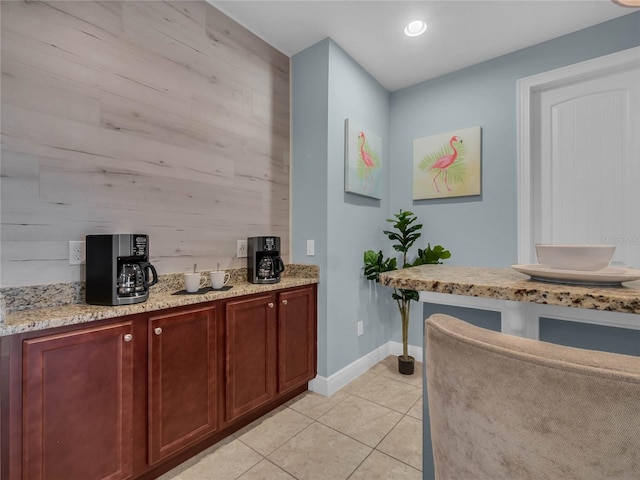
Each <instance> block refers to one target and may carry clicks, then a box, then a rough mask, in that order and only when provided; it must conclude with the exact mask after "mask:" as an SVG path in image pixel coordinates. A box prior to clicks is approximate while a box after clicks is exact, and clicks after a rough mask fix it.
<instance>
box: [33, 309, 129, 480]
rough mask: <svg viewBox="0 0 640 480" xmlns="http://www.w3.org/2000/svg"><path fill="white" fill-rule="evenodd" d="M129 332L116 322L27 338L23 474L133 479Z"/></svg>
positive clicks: (65, 479)
mask: <svg viewBox="0 0 640 480" xmlns="http://www.w3.org/2000/svg"><path fill="white" fill-rule="evenodd" d="M131 332H132V326H131V322H120V323H115V324H110V325H107V326H102V327H93V328H86V329H82V330H76V331H73V332H67V333H60V334H54V335H47V336H44V337H40V338H36V339H29V340H25V341H24V343H23V353H22V362H23V392H22V401H23V453H22V459H23V464H22V468H23V471H22V478H28V479H44V480H57V479H61V480H69V479H91V480H94V479H109V480H116V479H126V478H130V476H131V471H132V441H131V439H132V415H133V411H132V409H133V362H132V350H133V349H132V343H133V341H135V340H134V339H132V337H131V335H132V333H131Z"/></svg>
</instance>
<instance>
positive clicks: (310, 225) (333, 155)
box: [292, 39, 396, 377]
mask: <svg viewBox="0 0 640 480" xmlns="http://www.w3.org/2000/svg"><path fill="white" fill-rule="evenodd" d="M318 63H319V64H318ZM292 78H293V81H292V85H293V92H292V125H293V132H292V142H293V143H292V152H293V158H292V185H293V191H292V215H293V218H292V243H293V250H292V259H293V261H294V262H300V263H318V264H319V265H320V272H321V277H320V284H319V291H318V303H319V308H318V333H319V337H320V339H319V341H318V374H319V375H321V376H325V377H328V376H330V375H331V374H333V373H336V372H337V371H339V370H340V369H342V368H344V367H345V366H347V365H349V364H350V363H352V362H354V361H355V360H358V359H359V358H360V357H362V356H364V355H366V354H367V353H369V352H371V351H373V350H375V349H376V348H377V347H379V346H380V345H384V344H385V343H386V342H388V341H389V338H390V336H391V332H392V331H393V330H394V329H395V327H396V322H395V320H396V319H394V318H392V316H391V315H390V308H391V305H390V302H389V301H388V300H389V295H388V292H385V291H384V290H385V289H382V291H381V287H378V286H375V285H371V283H370V282H368V281H366V280H365V279H364V277H363V276H362V270H361V269H362V257H363V252H364V250H367V249H375V250H379V249H383V248H386V245H385V243H384V242H383V240H384V237H383V236H382V233H381V227H382V226H384V223H385V222H384V219H385V218H386V216H387V214H388V211H389V197H390V194H389V174H388V168H389V166H388V161H387V159H388V158H389V154H388V152H389V97H390V95H389V92H387V91H386V90H385V89H384V88H383V87H382V86H380V84H379V83H378V82H377V81H376V80H374V79H373V77H371V75H370V74H368V73H367V72H366V71H365V70H364V69H363V68H362V67H361V66H360V65H358V64H357V63H356V62H355V61H354V60H353V59H352V58H351V57H349V56H348V55H347V54H346V53H345V52H344V51H343V50H342V49H341V48H340V46H338V45H337V44H336V43H335V42H333V41H332V40H330V39H326V40H323V41H322V42H320V43H318V44H316V45H314V46H312V47H310V48H308V49H307V50H305V51H303V52H301V53H299V54H297V55H295V56H294V57H293V58H292ZM347 118H348V119H350V120H351V121H352V122H354V123H356V124H358V125H363V126H366V128H368V129H370V130H371V131H372V132H375V133H377V134H378V135H379V136H380V137H382V141H383V152H382V159H383V172H382V174H383V178H385V182H384V184H383V189H382V197H383V200H375V199H371V198H367V197H362V196H358V195H354V194H350V193H345V191H344V169H345V167H344V141H345V138H344V130H345V119H347ZM307 239H315V240H316V252H315V253H316V255H315V257H308V256H307V255H306V240H307ZM378 292H380V293H381V294H380V295H378ZM358 320H362V321H363V322H364V335H362V336H360V337H358V335H357V322H358Z"/></svg>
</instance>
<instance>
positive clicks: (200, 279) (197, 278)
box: [184, 273, 207, 293]
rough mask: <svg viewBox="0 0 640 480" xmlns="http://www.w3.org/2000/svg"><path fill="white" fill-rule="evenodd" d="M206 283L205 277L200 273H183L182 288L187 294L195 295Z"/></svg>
mask: <svg viewBox="0 0 640 480" xmlns="http://www.w3.org/2000/svg"><path fill="white" fill-rule="evenodd" d="M206 283H207V277H205V276H204V275H203V274H202V273H185V274H184V286H185V289H186V290H187V292H189V293H195V292H197V291H198V290H200V289H201V288H202V287H204V286H205V284H206Z"/></svg>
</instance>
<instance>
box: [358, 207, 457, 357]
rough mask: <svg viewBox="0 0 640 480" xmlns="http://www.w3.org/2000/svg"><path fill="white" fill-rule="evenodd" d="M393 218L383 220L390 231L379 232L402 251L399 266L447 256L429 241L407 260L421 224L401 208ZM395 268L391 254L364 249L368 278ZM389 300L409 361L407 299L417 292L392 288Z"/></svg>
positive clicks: (439, 261)
mask: <svg viewBox="0 0 640 480" xmlns="http://www.w3.org/2000/svg"><path fill="white" fill-rule="evenodd" d="M394 217H395V218H388V219H387V222H390V223H393V230H383V233H384V234H385V235H386V236H387V237H388V238H389V240H391V241H392V242H395V243H393V248H394V250H396V251H397V252H399V253H400V254H402V266H401V267H400V268H407V267H415V266H418V265H426V264H437V263H442V262H441V260H445V259H447V258H450V257H451V252H449V250H445V249H444V247H442V246H441V245H436V246H435V247H433V248H431V244H427V248H425V249H424V250H423V249H420V248H419V249H418V254H417V256H416V258H415V259H414V260H413V262H408V261H407V255H408V253H409V250H410V249H411V247H413V244H414V243H415V242H416V240H418V239H419V238H420V236H421V235H422V234H421V232H420V231H421V229H422V224H419V223H415V222H416V221H417V219H418V218H417V217H416V216H415V214H414V213H413V212H409V211H403V210H402V209H400V213H396V214H394ZM393 270H398V260H397V258H395V257H388V258H385V256H384V255H383V253H382V250H381V251H379V252H375V251H373V250H367V251H366V252H364V275H365V277H367V279H369V280H374V281H376V282H378V283H379V282H380V274H381V273H384V272H390V271H393ZM392 297H393V299H394V300H395V301H396V303H397V305H398V309H399V310H400V317H401V319H402V357H403V360H405V361H408V360H409V354H408V340H409V338H408V337H409V314H410V311H411V301H412V300H415V301H418V292H417V291H415V290H404V289H401V288H395V287H394V289H393V295H392Z"/></svg>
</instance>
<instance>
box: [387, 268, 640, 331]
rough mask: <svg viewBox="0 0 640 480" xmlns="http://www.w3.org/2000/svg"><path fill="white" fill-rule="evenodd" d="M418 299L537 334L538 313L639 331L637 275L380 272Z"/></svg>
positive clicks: (504, 270) (480, 270)
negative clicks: (625, 278)
mask: <svg viewBox="0 0 640 480" xmlns="http://www.w3.org/2000/svg"><path fill="white" fill-rule="evenodd" d="M380 283H381V284H383V285H386V286H389V287H395V288H402V289H410V290H416V291H418V292H419V294H420V301H422V302H428V303H434V304H443V305H454V306H461V307H467V308H474V309H480V310H491V311H497V312H500V313H501V318H502V322H501V331H502V332H503V333H510V334H513V335H519V336H523V337H527V338H533V339H538V336H539V331H538V319H539V318H540V317H551V318H559V319H563V320H570V321H576V322H584V323H593V324H597V325H607V326H615V327H621V328H631V329H634V330H640V280H634V281H629V282H623V283H620V284H617V285H610V286H591V285H574V284H565V283H556V282H545V281H539V280H533V279H532V278H531V277H530V276H529V275H525V274H523V273H519V272H517V271H515V270H514V269H511V268H490V267H462V266H450V265H421V266H418V267H411V268H405V269H402V270H396V271H392V272H386V273H384V274H381V275H380Z"/></svg>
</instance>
